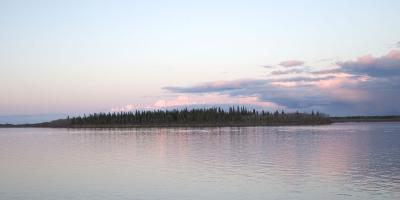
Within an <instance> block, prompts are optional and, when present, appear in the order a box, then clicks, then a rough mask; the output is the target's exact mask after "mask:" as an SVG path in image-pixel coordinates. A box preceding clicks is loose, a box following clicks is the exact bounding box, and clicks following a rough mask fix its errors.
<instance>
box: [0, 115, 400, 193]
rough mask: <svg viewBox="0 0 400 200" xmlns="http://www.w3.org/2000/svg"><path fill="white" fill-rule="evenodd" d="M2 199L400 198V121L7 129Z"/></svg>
mask: <svg viewBox="0 0 400 200" xmlns="http://www.w3.org/2000/svg"><path fill="white" fill-rule="evenodd" d="M0 199H29V200H32V199H38V200H39V199H40V200H45V199H85V200H86V199H107V200H112V199H173V200H176V199H185V200H186V199H199V200H200V199H201V200H203V199H218V200H219V199H222V200H223V199H227V200H232V199H400V123H346V124H334V125H330V126H316V127H311V126H296V127H249V128H204V129H187V128H182V129H172V128H161V129H111V130H110V129H108V130H104V129H103V130H93V129H92V130H77V129H75V130H73V129H40V128H27V129H0Z"/></svg>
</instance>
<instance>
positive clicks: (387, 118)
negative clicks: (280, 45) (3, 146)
mask: <svg viewBox="0 0 400 200" xmlns="http://www.w3.org/2000/svg"><path fill="white" fill-rule="evenodd" d="M351 122H355V123H363V122H364V123H368V122H400V117H398V116H382V117H367V116H366V117H331V118H330V121H327V122H319V123H312V122H310V123H304V122H287V123H285V122H280V123H279V122H275V123H273V122H272V123H271V122H270V123H171V124H126V125H121V124H95V125H90V124H89V125H65V124H54V122H44V123H38V124H0V128H70V129H86V128H87V129H96V128H121V129H124V128H215V127H261V126H270V127H274V126H322V125H331V124H335V123H351Z"/></svg>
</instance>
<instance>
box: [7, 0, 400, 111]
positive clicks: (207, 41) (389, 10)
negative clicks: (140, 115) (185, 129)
mask: <svg viewBox="0 0 400 200" xmlns="http://www.w3.org/2000/svg"><path fill="white" fill-rule="evenodd" d="M399 11H400V1H397V0H386V1H385V0H383V1H382V0H381V1H365V0H364V1H361V0H360V1H344V0H343V1H305V0H302V1H115V0H114V1H100V0H98V1H84V0H79V1H72V0H70V1H56V0H53V1H50V0H49V1H40V0H37V1H33V0H32V1H28V0H27V1H19V0H10V1H5V0H0V90H1V91H2V92H1V94H0V115H14V114H38V113H82V112H97V111H108V110H110V109H112V108H115V107H122V106H125V105H128V104H129V105H135V106H147V105H153V104H154V103H155V102H157V101H158V100H160V99H163V100H168V99H174V98H176V96H180V95H181V94H176V93H174V92H173V91H172V92H171V91H168V90H165V89H163V88H164V87H171V86H176V87H188V86H193V85H196V84H202V83H208V82H214V81H231V80H237V79H262V78H265V77H268V76H269V72H270V71H269V70H270V69H265V68H263V67H261V66H263V65H276V64H277V63H279V62H281V61H285V60H293V59H295V60H301V61H304V62H305V63H306V64H305V65H307V66H312V68H313V69H316V70H321V69H326V68H329V67H332V66H333V65H334V64H333V63H335V62H337V61H348V60H354V59H356V58H357V57H359V56H363V55H367V54H372V55H374V56H382V55H385V54H386V53H387V52H388V51H389V50H391V49H393V48H394V44H395V43H397V42H398V41H400V12H399ZM322 60H323V61H322ZM269 77H270V76H269ZM185 95H187V94H185ZM189 95H191V94H189ZM223 95H224V94H223ZM227 95H228V96H229V95H230V94H227ZM206 102H208V101H206ZM216 103H218V102H216ZM275 103H276V102H275Z"/></svg>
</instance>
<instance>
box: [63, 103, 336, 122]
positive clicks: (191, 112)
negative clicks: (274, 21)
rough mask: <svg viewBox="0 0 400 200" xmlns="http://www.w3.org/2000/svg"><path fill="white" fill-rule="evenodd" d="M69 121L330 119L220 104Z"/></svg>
mask: <svg viewBox="0 0 400 200" xmlns="http://www.w3.org/2000/svg"><path fill="white" fill-rule="evenodd" d="M67 121H68V123H69V124H70V125H76V126H79V125H163V124H165V125H174V124H215V125H218V124H232V125H235V124H266V125H267V124H281V123H282V124H283V123H297V124H301V123H305V124H322V123H329V122H330V119H329V116H328V115H326V114H322V113H319V112H314V111H312V112H311V113H300V112H292V113H286V112H284V111H283V110H282V111H275V112H269V111H264V110H256V109H247V108H245V107H230V108H229V109H227V110H224V109H222V108H220V107H213V108H193V109H187V108H185V109H173V110H152V111H150V110H147V111H139V110H136V111H131V112H113V113H94V114H90V115H84V116H78V117H71V118H70V117H68V118H67Z"/></svg>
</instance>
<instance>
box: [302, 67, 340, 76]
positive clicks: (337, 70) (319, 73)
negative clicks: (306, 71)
mask: <svg viewBox="0 0 400 200" xmlns="http://www.w3.org/2000/svg"><path fill="white" fill-rule="evenodd" d="M340 72H342V70H341V69H340V68H336V69H325V70H318V71H312V72H310V73H311V74H315V75H323V74H336V73H340Z"/></svg>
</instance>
